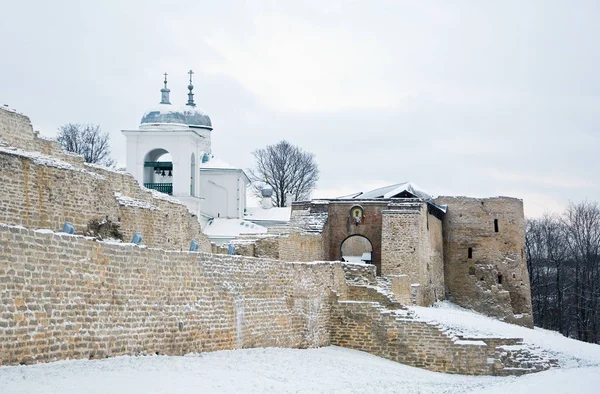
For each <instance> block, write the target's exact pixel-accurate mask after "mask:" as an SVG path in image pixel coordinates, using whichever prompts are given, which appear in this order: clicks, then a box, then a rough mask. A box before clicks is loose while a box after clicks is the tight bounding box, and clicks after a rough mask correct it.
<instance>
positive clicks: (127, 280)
mask: <svg viewBox="0 0 600 394" xmlns="http://www.w3.org/2000/svg"><path fill="white" fill-rule="evenodd" d="M349 273H350V274H352V275H354V276H360V272H359V271H356V270H351V271H349ZM345 275H346V274H345V272H344V269H343V265H342V263H312V264H303V263H295V264H294V263H285V262H281V261H275V260H268V259H255V258H245V257H238V256H223V255H210V254H203V253H190V252H175V251H163V250H156V249H149V248H140V247H137V246H132V245H117V244H108V243H103V242H97V241H94V240H93V239H87V238H83V237H77V236H69V235H66V234H62V235H61V234H49V233H48V232H47V231H33V230H26V229H23V228H20V227H11V226H6V225H0V365H15V364H19V363H33V362H40V361H51V360H57V359H65V358H92V357H93V358H98V357H107V356H117V355H124V354H129V355H134V354H151V353H152V354H153V353H161V354H170V355H181V354H184V353H188V352H201V351H212V350H220V349H239V348H247V347H268V346H277V347H295V348H303V347H313V346H324V345H327V344H329V324H330V322H329V316H330V308H331V300H332V295H333V294H338V295H340V296H341V297H344V294H345V292H346V290H345V279H344V278H345ZM371 275H372V273H371ZM367 280H369V279H367ZM334 298H335V297H334Z"/></svg>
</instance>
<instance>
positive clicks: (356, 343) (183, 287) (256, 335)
mask: <svg viewBox="0 0 600 394" xmlns="http://www.w3.org/2000/svg"><path fill="white" fill-rule="evenodd" d="M0 140H2V142H0V163H1V168H2V169H3V171H0V179H1V180H2V182H3V183H4V184H5V185H6V187H5V188H4V189H3V195H2V197H3V198H2V205H1V206H0V208H1V212H0V365H15V364H29V363H34V362H42V361H52V360H61V359H66V358H98V357H109V356H116V355H124V354H128V355H138V354H153V353H159V354H171V355H180V354H185V353H188V352H199V351H212V350H220V349H238V348H247V347H266V346H278V347H293V348H305V347H316V346H325V345H329V344H337V345H340V346H346V347H350V348H355V349H360V350H366V351H369V352H371V353H373V354H376V355H379V356H382V357H386V358H390V359H392V360H396V361H400V362H404V363H406V364H409V365H413V366H418V367H423V368H427V369H430V370H434V371H440V372H451V373H462V374H503V373H527V372H535V371H537V370H540V369H543V368H545V365H546V364H540V365H537V364H536V365H534V367H531V366H530V365H531V363H528V364H527V365H526V366H524V367H522V368H521V367H519V366H518V365H517V366H516V367H515V364H514V363H513V361H514V360H507V359H506V356H503V357H505V359H501V358H500V356H499V354H505V352H504V353H501V352H499V351H498V350H497V348H499V347H500V346H502V345H503V344H507V342H506V340H495V339H494V340H490V342H489V343H485V342H484V340H478V341H469V340H463V339H459V338H456V337H452V336H451V335H449V334H448V333H447V332H446V330H445V329H444V328H443V327H440V326H437V325H435V324H432V323H428V322H425V321H419V320H418V319H414V318H413V317H412V316H411V315H410V312H409V311H407V310H406V308H405V307H404V306H403V305H402V304H400V302H407V301H409V302H415V297H414V294H408V295H407V290H406V288H407V285H409V284H412V281H413V278H417V279H418V280H419V281H422V282H424V283H425V284H427V283H429V288H430V289H431V290H432V292H433V294H436V291H437V290H435V289H438V288H439V286H440V282H439V279H438V278H437V277H435V275H437V274H433V272H434V270H435V269H437V268H433V269H432V268H431V265H435V264H437V263H436V262H437V261H439V260H440V258H441V257H440V255H441V251H440V237H439V234H438V233H440V224H439V223H437V222H435V220H433V219H435V218H433V217H432V216H431V215H429V214H428V212H427V210H426V209H424V208H422V207H421V208H419V209H417V212H416V213H410V214H409V215H411V216H410V220H411V221H412V222H411V229H412V230H411V231H412V233H414V234H413V236H416V235H417V234H421V235H425V238H421V240H422V239H426V242H421V243H419V244H418V245H417V244H416V243H415V250H414V251H413V253H414V254H415V255H416V256H418V259H421V260H425V261H426V262H429V263H430V266H429V267H427V269H426V270H425V271H423V270H419V269H418V268H416V266H414V267H413V266H411V265H410V264H408V263H406V266H405V267H404V269H405V270H406V271H409V272H408V274H406V273H403V272H402V271H403V269H400V270H398V271H394V272H393V273H398V274H400V275H390V276H389V278H388V279H386V278H382V277H376V275H375V273H376V272H375V271H376V268H375V266H373V265H365V264H347V263H340V262H304V263H290V262H286V261H285V260H287V261H307V260H320V259H323V258H330V257H331V255H332V253H334V254H335V253H339V252H336V251H335V250H334V249H332V247H331V245H332V243H331V242H332V241H331V240H337V239H338V238H339V237H340V236H341V235H340V234H336V233H335V232H334V231H329V232H328V231H327V225H328V217H329V218H331V216H332V215H331V212H328V209H329V208H330V207H328V204H326V203H319V204H317V206H316V207H312V206H311V207H308V206H307V207H304V208H305V209H303V210H300V211H297V212H295V213H294V212H293V216H295V217H296V218H297V219H299V220H298V221H297V223H299V225H298V226H297V228H290V229H273V230H272V233H271V234H266V235H264V236H260V237H254V238H252V237H250V238H252V239H250V238H246V239H240V240H238V241H237V243H236V250H237V253H238V254H246V255H248V256H258V257H246V256H224V255H219V254H208V253H203V251H209V250H210V248H211V247H210V245H209V244H208V241H207V239H206V237H204V236H203V235H202V234H201V233H200V226H199V224H198V221H197V219H196V218H194V217H193V216H191V215H190V214H189V213H187V209H186V208H185V206H183V205H181V204H178V203H177V202H176V201H174V200H173V199H171V198H169V197H167V196H160V195H157V194H152V193H151V192H149V191H147V190H145V189H143V188H140V187H139V186H138V185H137V183H136V182H135V181H134V180H133V178H132V177H131V176H129V175H127V174H123V173H118V172H114V171H110V170H107V169H101V168H97V167H93V166H88V165H85V164H83V163H82V162H81V158H79V157H77V156H72V155H68V154H66V153H64V152H62V151H61V150H60V149H59V148H58V146H57V144H56V143H54V142H52V141H47V140H43V141H42V140H41V139H39V138H38V137H37V136H36V135H35V134H34V133H33V132H32V128H31V123H30V122H29V119H28V118H26V117H25V116H22V115H19V114H16V113H14V112H11V111H6V110H4V109H0ZM15 145H17V146H18V147H20V148H21V149H22V150H17V149H14V148H12V146H15ZM36 149H37V150H43V151H44V152H46V153H47V154H45V155H44V154H40V153H39V152H38V153H35V150H36ZM347 208H348V207H345V208H344V209H347ZM385 208H386V209H387V210H388V211H389V210H392V211H393V210H397V209H396V208H395V207H387V206H386V207H385ZM389 208H391V209H389ZM404 208H406V206H404ZM313 209H314V212H312V211H311V210H313ZM378 209H379V208H378ZM386 209H384V208H381V209H380V211H381V212H380V215H379V219H378V220H380V221H385V223H386V225H385V226H383V227H381V226H380V229H383V233H384V234H387V235H386V236H391V235H393V234H394V232H396V233H397V235H399V234H400V233H398V231H401V230H400V227H401V226H402V225H403V224H402V223H400V222H398V223H396V221H397V219H398V218H400V217H402V215H403V213H402V212H395V213H394V214H391V213H389V212H388V213H385V210H386ZM365 211H367V210H365ZM397 211H398V210H397ZM388 214H389V215H390V216H389V217H388V216H386V215H388ZM396 214H397V215H398V216H393V215H396ZM345 215H347V213H345ZM107 218H108V219H109V220H111V221H116V222H118V223H120V228H121V231H122V232H123V233H124V234H125V236H126V238H129V236H131V235H132V234H133V232H135V231H142V233H143V235H144V246H141V247H140V246H136V245H132V244H119V243H113V242H105V241H99V240H98V239H95V238H91V237H84V236H82V235H67V234H63V233H56V232H53V231H51V230H58V229H60V227H61V225H62V223H63V222H64V221H71V222H73V224H74V225H75V228H76V230H77V232H76V234H81V233H82V232H83V229H84V228H85V227H86V226H87V224H88V223H89V221H90V220H95V219H99V220H103V219H104V220H106V219H107ZM366 219H369V216H367V217H366ZM517 221H518V218H517ZM517 224H518V223H517ZM347 225H351V224H347ZM357 227H360V226H357ZM458 227H460V226H458ZM36 229H41V230H36ZM48 229H50V230H48ZM324 229H325V231H324ZM351 230H352V231H353V233H357V234H361V231H366V229H365V228H364V227H363V228H360V229H357V228H351ZM380 231H381V230H380ZM427 231H429V235H427V233H426V232H427ZM412 233H411V234H412ZM444 236H445V237H447V235H446V233H444ZM371 237H373V236H371ZM413 238H414V237H413ZM191 239H196V240H198V241H199V242H200V252H188V251H187V250H188V245H189V242H190V240H191ZM415 239H416V238H415ZM379 242H380V241H379ZM481 242H482V244H483V243H484V241H483V240H482V241H481ZM461 247H462V245H458V246H457V247H456V248H457V250H458V249H460V248H461ZM213 248H215V249H216V250H215V251H217V252H224V250H222V248H221V249H219V248H217V247H214V246H213ZM336 248H338V249H339V245H338V246H337V247H336ZM396 249H397V250H401V245H400V246H397V247H396ZM510 250H512V249H510ZM444 253H449V254H450V255H452V253H453V252H452V250H449V251H448V252H446V249H444ZM492 254H493V253H492V252H489V255H490V256H492ZM494 256H495V255H494ZM510 257H511V259H512V258H513V257H514V256H512V255H510ZM490 258H491V257H490ZM388 263H391V264H392V265H390V267H393V263H392V262H391V260H390V261H388ZM386 264H387V263H386ZM457 264H458V263H457ZM506 264H509V262H507V263H506ZM386 266H387V265H386ZM382 267H383V266H380V267H379V270H381V269H382ZM411 267H412V268H411ZM397 268H398V267H397ZM400 268H402V267H400ZM413 268H414V269H413ZM503 272H504V271H503ZM476 274H477V271H476ZM388 280H389V281H390V282H391V283H389V282H388ZM446 285H447V286H448V284H446ZM424 287H427V286H424ZM410 291H412V289H411V290H408V292H410ZM417 293H418V292H417ZM420 294H421V295H420V296H419V294H417V296H416V303H422V302H429V301H428V300H427V296H426V294H429V293H427V292H424V291H423V292H421V293H420ZM419 297H420V298H419ZM515 299H516V298H515ZM518 302H519V301H517V304H516V305H518ZM509 342H510V343H514V342H515V340H514V339H511V340H510V341H509ZM519 357H522V356H521V355H520V356H519ZM490 360H491V362H490ZM511 363H512V364H511ZM505 365H510V366H511V367H510V368H504V366H505Z"/></svg>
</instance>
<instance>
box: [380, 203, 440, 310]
mask: <svg viewBox="0 0 600 394" xmlns="http://www.w3.org/2000/svg"><path fill="white" fill-rule="evenodd" d="M395 204H396V205H397V206H395V207H394V206H393V205H392V204H391V205H392V206H391V207H390V208H393V209H388V210H385V211H383V220H382V235H381V238H382V240H381V244H382V249H381V271H382V273H383V274H384V275H406V276H407V280H408V282H405V284H404V285H405V286H410V289H408V288H407V289H405V290H404V292H408V291H410V292H411V293H414V297H415V300H416V303H417V304H418V305H426V306H429V305H432V304H433V303H434V302H435V301H438V300H444V299H445V288H444V254H443V243H442V222H441V221H440V220H439V219H438V218H436V217H435V216H434V215H432V214H430V213H429V212H428V206H427V204H426V203H424V202H418V203H415V202H410V201H409V200H406V201H404V202H397V203H395Z"/></svg>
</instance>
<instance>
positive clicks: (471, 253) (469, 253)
mask: <svg viewBox="0 0 600 394" xmlns="http://www.w3.org/2000/svg"><path fill="white" fill-rule="evenodd" d="M467 254H468V256H469V258H470V259H472V258H473V248H469V250H468V251H467Z"/></svg>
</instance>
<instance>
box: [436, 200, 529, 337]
mask: <svg viewBox="0 0 600 394" xmlns="http://www.w3.org/2000/svg"><path fill="white" fill-rule="evenodd" d="M436 203H438V204H447V205H448V212H447V213H446V215H445V216H444V222H443V232H444V259H445V269H444V275H445V277H446V287H447V290H448V297H449V298H450V299H451V300H452V301H454V302H456V303H457V304H459V305H461V306H464V307H466V308H472V309H474V310H476V311H480V312H483V313H485V314H487V315H489V316H494V317H497V318H500V319H503V320H505V321H508V322H513V323H517V324H522V325H525V326H529V327H533V315H532V311H531V290H530V284H529V275H528V274H527V264H526V261H525V250H524V249H525V219H524V214H523V201H521V200H519V199H516V198H510V197H493V198H470V197H439V198H437V199H436Z"/></svg>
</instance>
